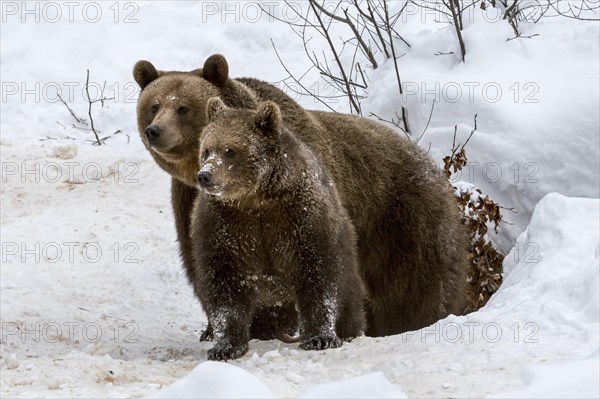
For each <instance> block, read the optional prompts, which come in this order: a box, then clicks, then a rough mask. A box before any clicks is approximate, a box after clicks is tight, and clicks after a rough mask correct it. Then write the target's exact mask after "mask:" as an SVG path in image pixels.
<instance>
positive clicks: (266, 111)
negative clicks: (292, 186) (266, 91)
mask: <svg viewBox="0 0 600 399" xmlns="http://www.w3.org/2000/svg"><path fill="white" fill-rule="evenodd" d="M206 114H207V117H208V121H209V125H208V126H206V128H205V129H204V132H203V134H202V139H201V141H200V157H199V164H200V171H199V172H198V175H197V180H198V184H199V185H200V187H201V188H202V189H203V190H204V191H205V192H206V193H208V194H210V195H213V196H217V197H220V198H221V199H224V200H240V199H242V198H244V197H246V198H248V197H252V196H255V195H256V194H257V193H259V192H262V193H264V187H265V185H266V184H268V183H269V181H270V180H271V179H272V178H273V175H274V174H275V173H276V170H277V162H278V161H277V160H278V159H279V157H280V156H281V154H280V151H279V149H280V134H281V129H280V127H281V112H280V110H279V107H278V106H277V104H275V103H273V102H270V101H267V102H265V103H262V104H261V105H260V106H259V107H258V110H256V111H253V110H243V109H232V108H229V107H227V106H226V105H225V104H224V103H223V101H222V100H221V99H220V98H219V97H215V98H212V99H210V100H209V101H208V104H207V110H206Z"/></svg>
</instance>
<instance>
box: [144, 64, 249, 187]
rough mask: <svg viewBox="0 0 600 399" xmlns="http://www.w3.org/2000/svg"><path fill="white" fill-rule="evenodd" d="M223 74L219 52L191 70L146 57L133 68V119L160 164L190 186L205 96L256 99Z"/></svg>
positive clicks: (235, 101) (234, 101)
mask: <svg viewBox="0 0 600 399" xmlns="http://www.w3.org/2000/svg"><path fill="white" fill-rule="evenodd" d="M228 74H229V67H228V64H227V61H226V60H225V58H224V57H223V56H222V55H218V54H215V55H212V56H211V57H209V58H208V59H207V60H206V62H205V63H204V66H203V67H202V68H201V69H196V70H193V71H191V72H165V71H158V70H157V69H156V68H155V67H154V66H153V65H152V64H151V63H150V62H148V61H139V62H138V63H136V65H135V67H134V68H133V76H134V78H135V81H136V82H137V83H138V84H139V86H140V88H141V92H140V97H139V100H138V105H137V121H138V129H139V133H140V136H141V138H142V141H143V143H144V145H145V146H146V148H148V150H149V151H150V153H151V154H152V156H153V157H154V159H155V160H156V162H157V163H158V164H159V165H160V166H161V167H162V168H163V169H165V170H166V171H167V172H169V173H170V174H171V175H173V176H174V177H176V178H179V179H180V180H181V181H183V182H184V183H186V184H188V185H190V186H195V177H196V173H197V171H198V170H197V165H198V162H197V159H198V145H199V138H200V134H201V132H202V129H203V128H204V126H206V124H207V123H208V120H207V116H206V104H207V101H208V100H209V99H210V98H212V97H215V96H219V97H221V98H224V99H225V100H226V101H227V102H228V104H229V105H230V106H233V107H253V106H254V104H255V102H254V96H253V93H251V92H250V91H249V90H248V89H247V88H246V87H245V86H244V85H242V84H241V83H239V82H237V81H235V80H233V79H229V77H228Z"/></svg>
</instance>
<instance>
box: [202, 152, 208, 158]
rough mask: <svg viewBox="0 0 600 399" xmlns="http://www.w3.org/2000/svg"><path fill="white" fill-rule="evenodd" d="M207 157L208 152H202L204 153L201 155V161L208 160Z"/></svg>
mask: <svg viewBox="0 0 600 399" xmlns="http://www.w3.org/2000/svg"><path fill="white" fill-rule="evenodd" d="M208 155H209V152H208V150H204V152H203V153H202V159H206V158H208Z"/></svg>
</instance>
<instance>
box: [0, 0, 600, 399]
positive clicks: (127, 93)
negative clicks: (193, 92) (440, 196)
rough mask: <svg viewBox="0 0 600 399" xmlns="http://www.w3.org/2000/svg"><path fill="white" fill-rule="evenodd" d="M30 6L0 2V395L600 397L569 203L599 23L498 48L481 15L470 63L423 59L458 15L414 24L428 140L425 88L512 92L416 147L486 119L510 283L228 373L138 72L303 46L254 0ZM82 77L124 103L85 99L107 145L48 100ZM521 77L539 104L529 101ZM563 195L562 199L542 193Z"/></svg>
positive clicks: (258, 354) (448, 109)
mask: <svg viewBox="0 0 600 399" xmlns="http://www.w3.org/2000/svg"><path fill="white" fill-rule="evenodd" d="M21 4H22V3H20V2H18V3H13V2H2V4H1V6H2V24H0V56H1V59H2V62H1V64H0V74H1V79H0V80H1V81H2V101H1V102H0V105H1V112H0V127H1V137H0V156H1V163H2V165H1V166H2V180H1V189H0V190H1V207H0V218H1V237H0V239H1V241H2V260H1V267H0V322H1V333H2V336H1V341H0V356H1V359H0V364H1V366H0V367H1V369H0V371H1V376H0V395H1V396H2V397H98V396H108V397H124V396H128V397H141V396H150V395H154V394H158V395H161V396H162V397H168V396H182V395H183V394H184V393H186V392H187V393H188V394H189V393H190V392H191V391H193V392H192V393H191V394H192V396H268V395H269V394H271V395H273V396H289V397H295V396H298V395H304V396H306V397H311V396H312V397H315V396H319V397H323V396H330V397H331V396H349V395H351V394H352V395H354V396H361V395H362V396H386V395H387V396H391V397H401V396H402V395H407V396H408V397H423V396H435V397H451V396H454V397H465V396H472V397H477V396H483V395H499V396H509V395H510V396H513V397H521V396H529V397H531V396H573V397H576V396H586V397H598V396H599V393H598V385H599V383H598V373H597V368H598V362H599V360H598V356H599V354H598V340H599V335H598V334H599V333H598V328H599V318H598V313H599V307H600V305H599V302H600V301H599V298H598V297H599V292H598V284H599V277H598V268H599V266H598V257H599V252H600V249H599V247H598V242H599V239H598V230H599V227H598V219H599V215H598V200H597V199H583V198H567V197H565V196H568V197H589V198H597V197H598V196H600V193H599V190H600V188H599V180H598V179H599V172H598V168H599V153H600V151H599V149H598V145H599V144H598V140H599V130H600V125H599V113H598V109H599V93H598V84H599V81H598V79H599V78H598V77H599V61H598V59H599V50H598V49H599V47H600V46H599V43H598V34H599V26H598V24H597V23H578V22H575V21H569V20H565V19H551V20H548V21H545V22H543V23H541V24H538V25H536V26H534V27H531V28H527V29H531V31H528V33H540V34H541V35H540V36H538V37H535V38H533V39H530V40H513V41H510V42H506V41H505V39H506V38H507V37H509V36H511V32H510V29H509V27H508V26H504V24H503V23H500V22H498V23H495V24H486V23H484V22H485V21H482V20H481V19H480V18H479V17H474V19H473V21H472V22H469V23H468V24H467V25H468V26H467V28H466V30H465V38H466V40H467V45H468V55H467V63H466V64H461V63H459V62H458V61H457V60H456V59H455V58H453V57H451V56H445V57H436V56H434V55H433V54H434V53H435V52H436V51H444V52H445V51H448V50H455V45H456V44H455V39H454V37H453V36H452V35H450V34H449V33H448V31H447V27H446V26H442V25H440V24H437V23H435V21H431V20H428V19H427V18H425V20H423V19H421V16H420V15H415V16H413V17H411V18H409V19H408V20H407V21H406V23H405V24H403V25H402V30H403V33H404V34H405V35H406V38H407V39H408V40H409V41H410V42H411V44H412V45H413V46H412V48H411V49H403V51H406V52H407V54H406V55H405V56H403V57H402V58H401V59H400V62H401V64H400V65H401V68H402V74H403V79H404V81H405V82H406V83H414V84H416V85H417V86H418V87H419V89H418V91H417V93H416V94H413V95H411V97H409V98H407V101H408V104H409V111H410V112H411V115H412V117H413V119H411V120H412V121H413V123H414V124H415V129H416V130H417V131H418V130H419V129H421V128H422V126H423V125H424V124H425V122H426V120H427V117H428V113H429V109H430V103H431V99H432V97H431V96H429V97H427V98H425V100H426V101H422V99H421V97H420V94H421V93H420V91H421V86H420V85H422V84H425V85H426V86H425V88H426V89H431V88H432V87H434V88H435V83H436V82H440V85H441V87H444V85H445V84H447V83H448V82H455V83H457V84H458V85H459V86H461V87H463V90H465V92H464V94H466V93H467V92H466V88H465V86H464V84H465V83H466V82H478V83H480V84H481V85H485V84H486V83H490V82H492V83H497V84H498V85H500V87H501V88H502V89H503V93H504V94H503V96H502V98H501V99H500V100H499V101H498V102H490V101H487V100H486V99H485V98H483V96H482V94H481V92H476V94H477V95H476V96H475V97H474V99H473V100H472V101H470V100H469V99H468V98H465V96H464V95H463V98H462V99H461V100H460V101H457V102H450V101H443V100H444V99H443V98H442V101H441V102H440V103H439V104H437V105H436V108H435V113H434V116H433V118H432V122H431V125H430V128H429V130H428V133H427V134H426V136H425V138H424V139H423V142H422V144H423V145H424V146H426V147H427V146H429V142H431V143H432V145H431V153H432V155H433V156H434V157H435V158H436V159H440V158H441V157H442V156H443V155H446V154H447V153H448V149H449V147H450V145H451V141H452V133H453V126H454V124H459V133H460V134H461V137H464V135H465V134H467V133H468V132H469V131H470V129H471V126H470V125H471V124H472V118H473V114H474V113H476V112H477V113H478V115H479V117H478V125H479V130H480V131H479V133H477V134H476V135H475V136H474V137H473V139H472V141H471V143H470V144H469V146H468V147H467V154H468V155H469V160H470V161H471V162H479V164H480V166H476V165H475V166H474V168H473V181H474V182H475V183H476V184H478V185H480V186H481V187H482V188H483V190H484V192H485V193H487V194H489V195H490V197H491V198H493V199H496V200H498V201H500V202H501V203H502V204H503V205H505V206H509V207H515V208H517V209H518V210H519V213H518V214H515V215H512V214H508V216H507V219H508V221H510V222H511V223H513V224H512V225H503V231H502V234H501V235H500V236H498V237H495V239H497V240H498V243H499V244H501V246H502V248H503V249H504V250H506V252H508V251H509V250H511V252H510V253H509V254H508V255H507V258H506V262H505V270H506V275H505V283H504V285H503V286H502V288H501V290H500V291H499V292H498V293H497V294H496V295H495V296H494V297H493V298H492V300H491V301H490V303H489V304H488V305H487V306H486V307H485V308H484V309H482V310H480V311H479V312H477V313H474V314H471V315H469V316H466V317H449V318H447V319H445V320H443V321H440V322H439V323H437V324H436V325H434V326H431V327H429V328H427V329H424V330H422V331H419V332H414V333H409V334H404V335H400V336H393V337H386V338H377V339H372V338H364V337H363V338H358V339H356V340H355V341H354V342H352V343H350V344H345V345H344V346H343V347H342V348H340V349H336V350H330V351H325V352H319V353H315V352H303V351H300V350H298V349H297V348H296V346H294V345H285V344H282V343H280V342H278V341H267V342H259V341H253V342H251V343H250V352H249V353H248V354H247V355H246V356H245V357H243V358H242V359H240V360H239V361H235V362H230V364H228V365H222V364H214V363H206V362H204V360H205V359H206V350H207V349H208V348H210V347H211V345H212V344H210V343H199V342H198V336H199V332H200V330H201V328H202V327H203V325H204V323H205V320H206V318H205V315H204V314H203V312H202V310H201V308H200V306H199V305H198V303H197V301H196V300H195V298H194V297H193V294H192V291H191V289H190V288H189V286H188V285H187V283H186V280H185V276H184V274H183V273H182V270H181V263H180V261H179V258H178V255H177V245H176V243H175V230H174V226H173V223H172V214H171V210H170V207H169V178H168V176H167V175H166V174H165V173H164V172H162V171H160V170H159V168H158V167H157V166H156V165H155V163H154V162H153V161H152V159H151V158H150V156H149V154H148V153H147V151H146V150H145V149H144V148H143V146H142V145H141V143H140V140H139V138H138V137H137V127H136V122H135V101H136V99H137V92H136V90H137V87H136V85H135V83H134V82H133V79H132V78H131V68H132V66H133V64H134V63H135V62H136V61H137V60H139V59H148V60H150V61H152V62H153V63H154V64H155V65H156V66H157V67H158V68H164V69H192V68H197V67H199V66H201V64H202V63H203V61H204V59H205V58H206V57H207V56H208V55H210V54H212V53H216V52H220V53H223V54H224V55H226V57H227V58H228V60H229V62H230V70H231V73H232V75H233V76H253V77H257V78H262V79H264V80H268V81H272V82H278V81H280V80H281V79H283V78H285V76H286V75H285V71H284V70H283V69H282V68H281V66H280V65H279V62H278V61H277V57H276V56H275V54H274V52H273V50H272V48H271V42H270V39H271V38H273V39H274V41H275V43H276V45H277V46H278V50H279V51H280V53H281V55H282V57H283V58H284V60H285V61H286V63H287V64H288V65H292V66H293V68H294V71H296V72H300V73H302V72H304V71H305V69H306V68H307V65H306V60H304V58H303V53H302V49H301V43H299V41H298V40H297V37H296V36H294V35H293V33H292V32H291V31H290V30H289V29H288V28H287V27H286V26H284V25H282V24H281V23H278V22H276V21H269V20H268V19H262V20H261V21H260V22H259V21H258V19H257V18H255V17H254V16H255V13H254V11H255V10H257V8H256V7H255V6H254V5H252V3H234V2H231V3H230V5H229V6H228V7H229V8H228V10H229V11H228V12H227V13H225V12H223V11H224V10H223V9H219V7H222V6H221V3H220V2H217V3H215V2H193V1H186V2H178V3H175V4H173V3H167V2H160V1H153V2H140V3H138V2H136V3H133V2H131V3H118V7H117V8H115V6H114V4H113V3H112V2H97V3H81V5H80V6H78V7H77V8H75V9H74V11H73V18H72V22H71V21H69V9H68V8H67V7H66V6H64V5H63V3H54V4H58V5H59V7H61V8H60V10H61V11H62V13H63V14H62V16H63V18H62V19H61V20H60V21H58V22H51V21H50V17H51V16H52V15H51V14H49V13H50V12H51V11H52V9H50V8H45V9H44V8H43V7H42V5H41V3H39V4H38V3H35V2H31V3H29V5H28V7H29V9H30V10H33V11H32V13H29V14H27V13H24V10H23V9H22V8H21ZM35 4H38V6H37V7H39V10H38V11H36V9H35V7H36V6H35ZM85 4H92V5H90V6H87V7H88V8H86V10H87V13H89V14H87V15H85V16H84V14H83V10H84V6H85ZM94 4H97V5H98V7H100V9H101V17H100V18H99V20H98V21H96V22H93V20H94V18H91V16H94V14H93V12H92V11H94V10H93V8H92V7H96V6H95V5H94ZM127 4H129V5H128V6H127ZM248 4H250V5H248ZM12 5H16V9H14V8H11V7H12ZM111 6H112V7H113V8H111ZM44 10H45V11H44ZM117 11H118V13H117ZM275 11H276V12H278V13H280V14H281V13H283V12H285V10H284V7H283V6H275ZM36 12H37V13H38V14H39V17H40V18H39V21H36V20H35V17H36ZM44 13H46V14H44ZM115 21H116V22H115ZM86 68H89V69H90V80H91V81H92V82H93V83H94V85H93V87H95V88H99V87H102V85H103V83H104V81H105V80H106V82H107V83H106V91H105V94H106V95H107V96H108V97H115V99H114V100H110V101H107V103H106V104H105V107H104V108H102V109H101V108H100V104H99V103H98V104H95V105H94V121H95V123H96V126H97V127H98V128H99V129H100V130H102V134H103V135H110V134H112V133H113V132H115V131H116V130H121V131H122V132H121V133H119V134H117V135H115V136H114V137H112V138H111V139H109V140H108V141H107V145H105V146H102V147H95V146H92V145H91V144H90V143H89V142H87V141H86V139H91V133H90V132H88V131H82V130H79V129H76V128H73V127H72V126H71V124H72V123H73V122H74V120H73V118H72V116H71V115H70V114H69V112H68V110H67V109H66V108H65V106H64V105H63V104H61V103H60V102H58V101H57V99H56V95H55V91H56V88H59V89H60V91H61V92H62V96H63V98H65V100H67V102H68V103H69V105H70V107H72V108H73V110H74V112H75V113H76V114H77V115H79V116H81V117H84V118H87V115H86V113H87V104H86V101H85V98H84V96H83V93H82V89H83V84H84V82H85V70H86ZM392 73H393V71H392V70H391V65H390V64H385V65H383V66H382V68H381V69H380V70H377V71H375V72H374V73H373V74H372V75H371V78H372V86H371V96H370V97H369V99H367V100H365V106H366V109H367V110H368V111H372V112H375V113H377V114H380V115H389V114H390V113H393V110H394V107H395V104H396V100H397V98H396V92H395V91H393V90H392V89H393V88H392V87H391V85H389V84H387V83H386V82H388V81H389V75H390V74H392ZM516 82H518V83H519V85H520V86H519V87H520V88H521V89H520V90H521V91H520V99H521V100H520V101H517V102H515V101H514V97H513V95H514V92H513V91H511V89H510V87H511V86H512V85H513V84H514V83H516ZM530 82H533V83H535V84H536V85H537V87H538V89H539V90H538V91H537V92H536V94H535V98H536V99H538V100H539V101H538V102H537V103H525V102H524V101H523V99H524V96H526V95H528V94H531V92H530V91H525V90H524V85H525V84H527V83H530ZM71 88H72V92H71ZM92 96H94V94H92ZM442 97H443V96H442ZM467 97H468V96H467ZM298 100H299V101H300V102H301V103H302V104H303V105H304V106H305V107H307V108H317V107H318V106H319V105H318V104H316V103H315V102H314V101H313V100H310V99H308V98H298ZM445 100H448V98H446V99H445ZM332 105H333V106H334V108H336V109H338V110H340V111H345V110H346V109H347V107H346V106H345V104H344V103H343V102H339V103H336V104H332ZM48 137H49V138H48ZM41 140H43V141H41ZM494 162H495V163H497V164H498V165H499V168H500V170H501V171H502V178H501V179H499V180H498V181H495V179H490V178H489V176H493V172H494V170H493V168H495V166H494V165H492V167H491V168H490V167H488V169H486V170H487V171H488V172H489V174H488V175H485V176H484V175H483V171H482V169H481V168H483V167H484V166H485V165H488V164H490V163H494ZM515 163H518V167H517V169H518V170H519V174H518V176H517V175H515V168H514V167H513V169H511V166H513V165H514V164H515ZM478 168H480V169H478ZM98 173H99V174H98ZM531 173H533V174H531ZM528 177H529V178H528ZM462 179H463V180H469V177H468V176H466V177H465V176H462ZM553 192H557V193H560V194H562V195H560V194H550V195H546V194H548V193H553ZM545 195H546V196H545ZM563 195H565V196H563ZM542 198H543V199H542ZM540 200H541V201H540ZM538 202H539V204H538ZM536 204H537V205H536ZM527 226H529V227H527ZM526 228H527V230H525V229H526ZM517 237H518V240H517ZM492 238H494V237H492ZM515 241H516V242H515ZM459 331H460V336H457V334H458V333H459ZM498 333H501V336H498ZM496 341H497V342H496ZM190 373H191V374H190ZM186 376H187V377H186ZM176 381H179V382H177V383H176ZM222 381H226V383H223V382H222ZM233 381H239V384H244V386H245V387H247V389H246V390H240V389H241V388H240V386H239V385H238V383H236V384H234V383H233ZM173 383H176V385H174V386H171V384H173ZM169 386H170V387H169ZM167 387H168V388H167ZM161 388H165V390H163V391H160V389H161Z"/></svg>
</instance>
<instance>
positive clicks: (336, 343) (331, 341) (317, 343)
mask: <svg viewBox="0 0 600 399" xmlns="http://www.w3.org/2000/svg"><path fill="white" fill-rule="evenodd" d="M340 346H342V340H341V339H339V338H338V337H336V336H335V335H333V336H322V335H320V336H316V337H312V338H310V339H308V340H306V341H304V342H303V343H301V344H300V348H301V349H304V350H317V351H320V350H323V349H332V348H339V347H340Z"/></svg>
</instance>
